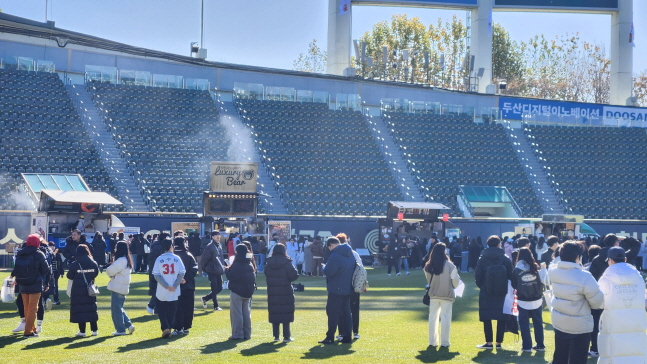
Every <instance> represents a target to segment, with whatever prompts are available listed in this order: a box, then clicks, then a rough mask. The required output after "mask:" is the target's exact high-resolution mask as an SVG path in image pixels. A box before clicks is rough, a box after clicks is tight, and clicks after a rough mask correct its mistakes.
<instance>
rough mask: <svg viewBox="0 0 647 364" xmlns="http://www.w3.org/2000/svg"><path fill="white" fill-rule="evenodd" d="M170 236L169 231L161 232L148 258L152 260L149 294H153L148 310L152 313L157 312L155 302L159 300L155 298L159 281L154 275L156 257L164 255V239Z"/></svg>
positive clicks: (149, 269)
mask: <svg viewBox="0 0 647 364" xmlns="http://www.w3.org/2000/svg"><path fill="white" fill-rule="evenodd" d="M168 236H169V234H167V233H161V234H159V236H158V237H157V240H155V241H154V242H153V244H151V252H150V254H148V260H149V261H150V262H151V264H149V265H148V295H149V296H151V299H150V300H149V301H148V306H146V310H147V311H148V313H150V314H151V315H152V314H153V313H155V303H156V302H157V298H155V294H156V293H157V281H156V280H155V277H154V276H153V266H154V265H155V263H154V262H155V259H157V257H159V256H160V255H162V253H163V252H164V249H163V248H162V241H164V240H165V239H166V238H168Z"/></svg>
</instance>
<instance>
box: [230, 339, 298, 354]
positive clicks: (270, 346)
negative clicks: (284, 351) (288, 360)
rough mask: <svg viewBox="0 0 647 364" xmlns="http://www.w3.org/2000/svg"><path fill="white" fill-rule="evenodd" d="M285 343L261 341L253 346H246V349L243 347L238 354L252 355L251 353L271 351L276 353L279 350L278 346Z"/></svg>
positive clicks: (267, 352)
mask: <svg viewBox="0 0 647 364" xmlns="http://www.w3.org/2000/svg"><path fill="white" fill-rule="evenodd" d="M286 345H287V344H286V343H284V342H281V343H273V342H271V343H262V344H258V345H256V346H254V347H251V348H248V349H243V350H241V351H240V354H241V355H242V356H253V355H263V354H271V353H276V352H278V351H279V348H282V347H284V346H286Z"/></svg>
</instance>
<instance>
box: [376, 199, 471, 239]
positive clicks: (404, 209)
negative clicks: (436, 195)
mask: <svg viewBox="0 0 647 364" xmlns="http://www.w3.org/2000/svg"><path fill="white" fill-rule="evenodd" d="M449 209H450V208H449V207H447V206H445V205H443V204H440V203H435V202H412V201H390V202H389V203H388V204H387V212H386V218H385V219H379V220H378V223H379V229H380V245H381V246H384V245H388V244H389V242H390V241H395V239H396V238H398V239H399V238H403V237H414V238H417V239H419V240H423V239H425V238H427V239H428V238H431V237H432V235H436V236H437V237H440V238H442V237H444V236H446V235H447V234H449V235H456V234H457V233H459V232H457V231H456V228H455V227H454V225H453V224H451V222H450V221H449V215H447V214H443V215H442V216H441V211H443V210H449ZM380 251H381V249H380Z"/></svg>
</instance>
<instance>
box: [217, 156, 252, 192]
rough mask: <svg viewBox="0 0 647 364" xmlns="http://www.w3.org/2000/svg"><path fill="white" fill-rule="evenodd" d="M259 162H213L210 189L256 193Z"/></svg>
mask: <svg viewBox="0 0 647 364" xmlns="http://www.w3.org/2000/svg"><path fill="white" fill-rule="evenodd" d="M257 178H258V163H239V162H211V177H210V179H209V191H211V192H234V193H256V179H257Z"/></svg>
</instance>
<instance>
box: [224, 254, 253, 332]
mask: <svg viewBox="0 0 647 364" xmlns="http://www.w3.org/2000/svg"><path fill="white" fill-rule="evenodd" d="M253 258H254V254H253V253H252V252H251V251H249V250H248V249H247V247H246V246H245V245H244V244H239V245H238V246H236V255H235V259H234V262H233V263H232V264H231V265H230V266H229V267H227V268H226V269H225V274H226V275H227V279H228V280H229V290H230V291H231V293H230V294H229V319H230V321H231V336H230V337H229V340H249V339H250V338H251V336H252V315H251V310H250V307H249V306H250V303H249V301H250V300H251V298H252V295H253V294H254V289H255V287H256V272H255V270H254V266H253V265H252V263H251V261H252V259H253Z"/></svg>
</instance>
